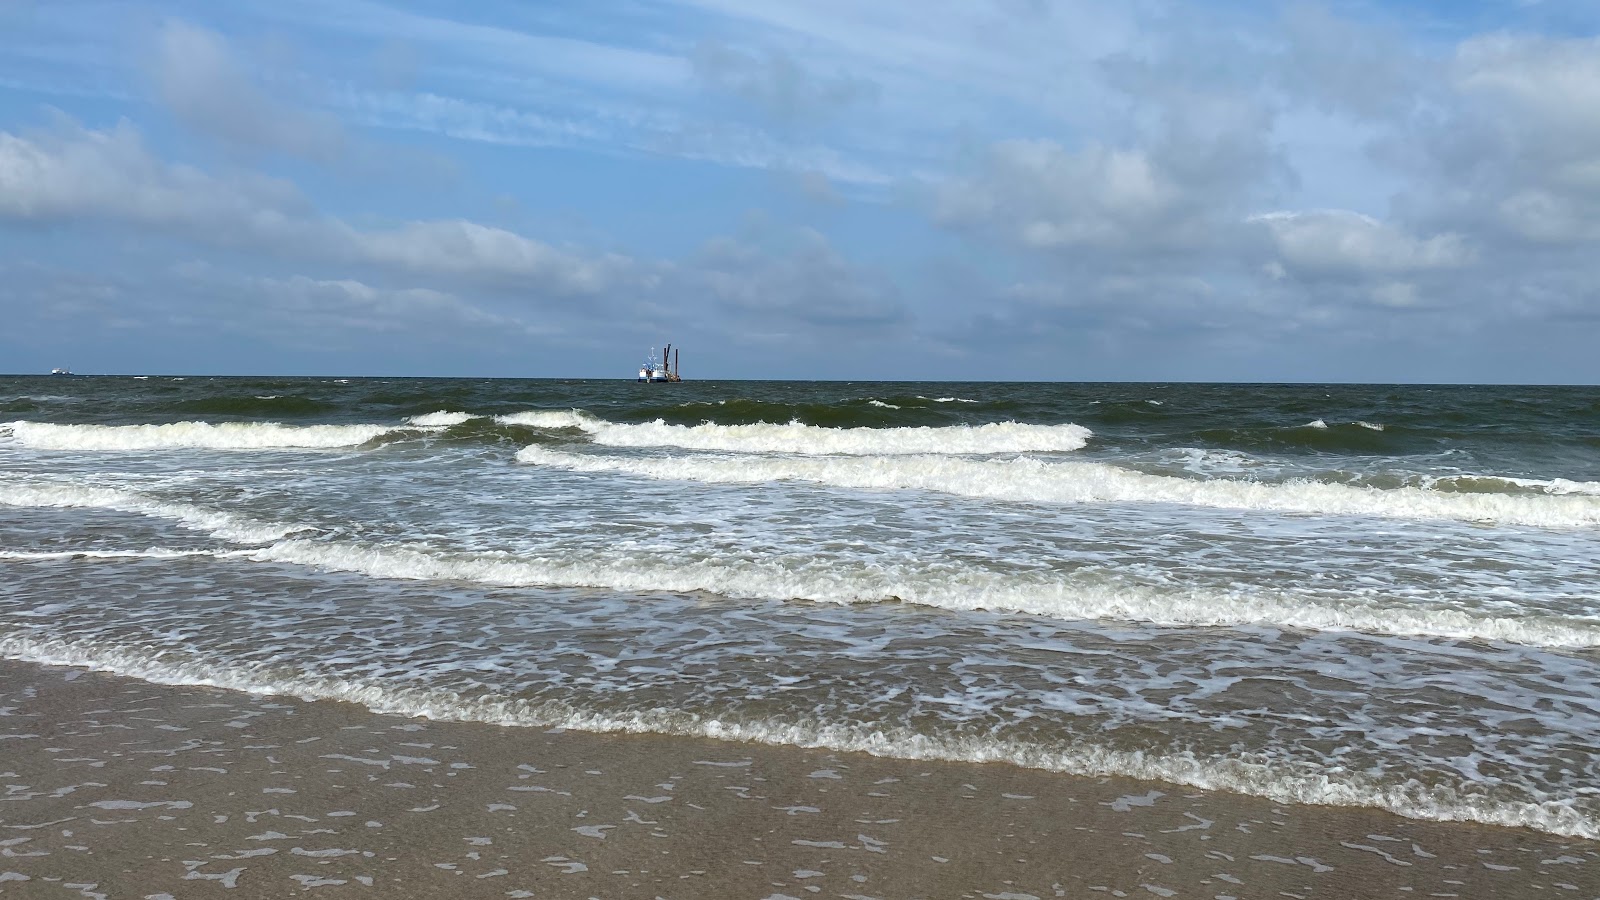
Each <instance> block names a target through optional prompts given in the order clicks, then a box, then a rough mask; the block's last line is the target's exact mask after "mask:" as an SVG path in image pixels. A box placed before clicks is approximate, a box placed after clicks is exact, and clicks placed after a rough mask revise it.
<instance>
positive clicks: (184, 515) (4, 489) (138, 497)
mask: <svg viewBox="0 0 1600 900" xmlns="http://www.w3.org/2000/svg"><path fill="white" fill-rule="evenodd" d="M0 506H17V507H33V508H81V509H107V510H113V511H116V512H127V513H137V514H139V515H144V516H152V517H154V518H159V519H169V520H172V521H175V522H177V523H178V524H180V525H182V526H184V527H185V528H189V529H191V530H194V531H203V532H207V533H209V534H210V535H212V536H213V537H217V538H221V539H222V540H225V541H231V542H233V543H238V544H265V543H268V542H270V541H276V540H280V539H282V538H284V537H287V536H288V535H291V534H295V533H297V532H302V531H312V530H314V529H313V528H311V526H309V525H284V524H278V523H273V522H261V521H256V520H253V519H247V518H244V517H242V516H235V515H232V514H230V513H225V512H218V511H216V510H210V509H206V508H204V507H200V506H195V505H193V504H189V503H173V502H168V501H165V500H159V499H156V498H154V497H150V496H147V495H144V494H139V493H136V492H133V491H123V490H117V489H115V488H104V487H95V486H93V485H84V484H73V483H65V482H20V481H0Z"/></svg>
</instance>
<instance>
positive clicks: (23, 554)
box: [0, 547, 246, 562]
mask: <svg viewBox="0 0 1600 900" xmlns="http://www.w3.org/2000/svg"><path fill="white" fill-rule="evenodd" d="M245 552H246V551H243V550H176V549H170V548H167V547H151V548H150V549H148V550H0V559H10V560H16V561H19V562H53V561H56V560H69V559H182V558H184V557H188V556H210V557H216V558H227V557H232V556H242V555H244V554H245Z"/></svg>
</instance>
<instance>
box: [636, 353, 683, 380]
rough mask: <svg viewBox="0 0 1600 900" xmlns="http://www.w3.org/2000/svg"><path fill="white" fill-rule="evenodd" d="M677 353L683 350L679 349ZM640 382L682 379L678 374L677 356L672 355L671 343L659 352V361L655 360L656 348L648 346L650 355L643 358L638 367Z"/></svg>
mask: <svg viewBox="0 0 1600 900" xmlns="http://www.w3.org/2000/svg"><path fill="white" fill-rule="evenodd" d="M678 352H679V354H682V353H683V351H682V350H679V351H678ZM638 380H639V381H640V383H647V384H656V383H671V382H678V381H682V380H683V378H682V376H680V375H679V374H678V358H677V357H674V356H673V355H672V345H671V344H668V345H667V349H666V350H665V351H663V352H662V354H661V361H659V362H658V361H657V360H656V348H654V347H651V348H650V355H649V356H646V357H645V358H644V365H641V366H640V367H639V379H638Z"/></svg>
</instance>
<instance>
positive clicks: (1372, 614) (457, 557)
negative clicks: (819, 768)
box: [249, 540, 1600, 648]
mask: <svg viewBox="0 0 1600 900" xmlns="http://www.w3.org/2000/svg"><path fill="white" fill-rule="evenodd" d="M249 556H250V557H251V558H253V559H256V560H259V561H263V562H285V563H292V564H296V565H306V566H313V567H320V568H325V569H335V570H340V571H346V572H356V573H360V574H365V575H371V576H374V577H379V578H403V579H414V580H423V581H466V582H472V583H476V584H486V585H494V586H499V587H531V586H543V587H589V588H607V589H611V590H617V591H625V592H628V593H635V594H638V593H645V594H648V593H654V592H661V591H670V592H673V593H694V592H702V591H703V592H707V593H714V594H721V595H723V596H728V597H741V598H752V599H763V600H779V601H787V600H792V599H796V598H799V599H803V600H810V601H816V602H828V603H844V604H850V603H876V602H883V601H892V600H898V601H901V602H905V603H913V604H917V605H919V606H929V607H936V608H939V609H947V610H954V611H973V610H993V611H1003V612H1019V613H1025V614H1029V615H1038V616H1045V617H1049V618H1056V619H1066V620H1071V621H1081V620H1096V619H1111V620H1122V621H1139V622H1148V623H1151V624H1155V625H1164V626H1207V627H1211V626H1221V627H1232V626H1240V625H1271V626H1275V627H1290V628H1301V629H1306V630H1314V631H1363V632H1370V633H1377V634H1394V635H1420V636H1425V637H1445V638H1453V639H1465V640H1492V641H1503V642H1507V643H1517V644H1527V645H1533V646H1543V647H1557V648H1587V647H1600V622H1594V621H1587V620H1582V619H1565V618H1559V617H1553V616H1539V615H1512V616H1501V615H1493V614H1488V613H1486V614H1481V615H1480V614H1474V613H1471V612H1466V611H1462V610H1459V609H1453V608H1441V607H1430V606H1428V605H1426V604H1425V603H1424V602H1422V601H1419V600H1416V599H1413V598H1396V599H1393V600H1388V601H1386V600H1384V599H1382V598H1376V599H1368V598H1351V599H1346V600H1341V601H1333V600H1326V599H1312V598H1308V597H1305V596H1297V595H1294V594H1285V593H1265V592H1263V593H1247V592H1244V591H1215V590H1199V589H1177V590H1174V589H1166V588H1159V587H1153V586H1147V585H1139V584H1132V583H1126V582H1106V581H1103V580H1098V579H1095V578H1093V577H1075V576H1072V575H1069V574H1061V573H1053V572H1039V573H1014V572H999V571H995V570H992V569H987V568H982V567H972V566H965V565H958V564H954V563H949V564H943V565H940V566H937V567H933V568H930V567H928V566H927V565H923V564H917V563H885V562H872V563H866V562H846V561H840V560H835V559H818V558H814V557H795V558H770V559H762V560H747V559H730V558H727V557H718V558H712V559H705V558H695V557H690V556H681V555H666V554H650V553H642V552H640V553H631V554H630V553H623V552H610V553H601V552H595V551H589V550H584V551H572V552H569V553H567V554H564V555H557V554H545V555H540V556H537V557H517V556H514V555H511V554H508V553H503V552H500V553H471V554H468V553H461V554H443V553H439V552H436V551H431V550H424V549H418V548H407V547H395V546H384V547H377V546H371V545H360V544H351V543H331V542H319V541H309V540H285V541H280V542H278V543H276V544H273V545H271V546H269V547H263V548H260V549H257V550H254V551H251V552H250V553H249Z"/></svg>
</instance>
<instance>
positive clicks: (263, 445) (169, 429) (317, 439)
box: [0, 422, 398, 450]
mask: <svg viewBox="0 0 1600 900" xmlns="http://www.w3.org/2000/svg"><path fill="white" fill-rule="evenodd" d="M0 429H3V430H5V431H9V432H10V434H11V439H12V440H13V441H15V442H16V443H18V444H21V445H22V446H24V447H30V448H33V449H36V450H328V449H336V448H340V447H355V446H359V445H361V444H364V443H366V442H367V441H370V440H372V439H373V438H375V437H378V436H380V435H384V434H388V433H389V432H391V431H395V430H398V427H397V426H394V425H280V424H278V423H276V422H221V423H216V424H213V423H210V422H174V423H172V424H169V425H56V424H50V423H45V422H9V423H6V424H4V425H0Z"/></svg>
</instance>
